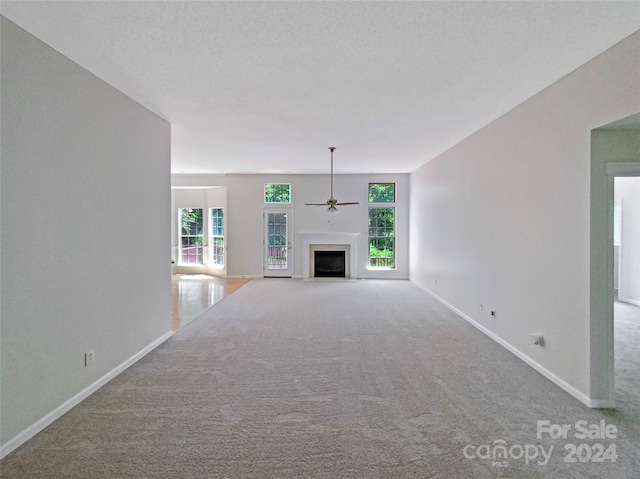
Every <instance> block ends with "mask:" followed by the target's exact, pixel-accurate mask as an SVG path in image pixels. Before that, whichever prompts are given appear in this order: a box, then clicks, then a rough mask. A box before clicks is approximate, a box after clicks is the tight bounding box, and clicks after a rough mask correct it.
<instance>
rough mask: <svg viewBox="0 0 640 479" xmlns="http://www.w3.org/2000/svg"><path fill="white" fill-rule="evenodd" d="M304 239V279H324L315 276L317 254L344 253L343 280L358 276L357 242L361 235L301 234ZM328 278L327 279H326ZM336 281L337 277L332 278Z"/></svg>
mask: <svg viewBox="0 0 640 479" xmlns="http://www.w3.org/2000/svg"><path fill="white" fill-rule="evenodd" d="M300 236H301V237H302V262H303V265H302V269H303V279H305V280H314V279H323V277H322V276H320V277H318V276H317V275H316V274H315V252H316V251H327V252H332V251H333V252H336V251H341V252H344V269H345V271H344V276H340V277H339V278H341V279H346V278H354V277H355V276H356V264H357V263H356V259H357V250H356V247H357V240H358V236H359V233H300ZM325 278H326V277H325ZM332 278H333V279H336V277H332Z"/></svg>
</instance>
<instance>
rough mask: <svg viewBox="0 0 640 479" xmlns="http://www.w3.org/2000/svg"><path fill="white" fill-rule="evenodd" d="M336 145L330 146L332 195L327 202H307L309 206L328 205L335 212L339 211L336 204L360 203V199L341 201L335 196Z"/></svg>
mask: <svg viewBox="0 0 640 479" xmlns="http://www.w3.org/2000/svg"><path fill="white" fill-rule="evenodd" d="M335 149H336V147H335V146H330V147H329V151H330V152H331V179H330V182H331V190H330V196H329V199H328V200H327V201H326V202H325V203H305V204H306V205H307V206H328V207H329V211H331V212H334V211H338V208H336V206H344V205H359V204H360V203H359V202H358V201H347V202H344V203H340V202H339V201H338V200H336V199H335V198H334V197H333V152H334V151H335Z"/></svg>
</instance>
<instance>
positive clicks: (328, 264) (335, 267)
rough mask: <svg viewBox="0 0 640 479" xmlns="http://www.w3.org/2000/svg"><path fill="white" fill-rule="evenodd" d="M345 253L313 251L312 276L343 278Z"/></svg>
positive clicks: (344, 274)
mask: <svg viewBox="0 0 640 479" xmlns="http://www.w3.org/2000/svg"><path fill="white" fill-rule="evenodd" d="M345 256H346V252H345V251H344V250H342V251H315V252H314V258H313V272H314V273H313V276H314V277H315V278H344V277H346V269H345Z"/></svg>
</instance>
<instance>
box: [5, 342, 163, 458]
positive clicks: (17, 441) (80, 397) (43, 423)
mask: <svg viewBox="0 0 640 479" xmlns="http://www.w3.org/2000/svg"><path fill="white" fill-rule="evenodd" d="M173 334H174V333H173V332H172V331H169V332H168V333H165V334H163V335H162V336H160V337H159V338H158V339H156V340H155V341H154V342H152V343H151V344H149V345H148V346H147V347H145V348H144V349H142V350H141V351H139V352H137V353H136V354H134V355H133V356H131V357H130V358H129V359H127V360H126V361H125V362H123V363H122V364H120V365H119V366H116V367H115V368H114V369H112V370H111V371H109V372H108V373H107V374H105V375H104V376H102V377H101V378H100V379H98V380H97V381H96V382H94V383H93V384H91V385H89V386H87V387H86V388H84V389H83V390H82V391H80V392H79V393H78V394H76V395H75V396H73V397H71V398H70V399H68V400H66V401H65V402H64V403H62V404H61V405H60V406H58V407H57V408H55V409H54V410H53V411H51V412H50V413H49V414H47V415H46V416H44V417H43V418H41V419H39V420H38V421H36V422H35V423H33V424H32V425H31V426H29V427H27V428H26V429H25V430H24V431H22V432H21V433H19V434H18V435H17V436H15V437H14V438H13V439H10V440H8V441H7V442H6V443H5V444H3V445H2V447H1V448H0V458H3V457H5V456H6V455H8V454H9V453H11V452H12V451H14V450H15V449H16V448H18V447H20V446H21V445H22V444H24V443H25V442H27V441H28V440H29V439H31V438H32V437H33V436H35V435H36V434H38V433H39V432H40V431H42V430H43V429H44V428H46V427H47V426H49V425H50V424H51V423H53V422H54V421H55V420H56V419H58V418H60V417H61V416H62V415H64V414H65V413H67V412H68V411H70V410H71V409H72V408H74V407H75V406H77V405H78V404H80V403H81V402H82V401H84V400H85V399H86V398H88V397H89V396H91V395H92V394H93V393H94V392H96V391H97V390H98V389H100V388H101V387H102V386H104V385H105V384H107V383H108V382H109V381H111V380H112V379H113V378H115V377H116V376H117V375H118V374H120V373H122V372H123V371H124V370H125V369H127V368H128V367H130V366H132V365H133V364H134V363H136V362H137V361H139V360H140V359H142V358H143V357H144V356H146V355H147V354H148V353H150V352H151V351H153V350H154V349H155V348H157V347H158V346H160V345H161V344H162V343H164V342H165V341H166V340H167V339H169V338H170V337H171V336H173Z"/></svg>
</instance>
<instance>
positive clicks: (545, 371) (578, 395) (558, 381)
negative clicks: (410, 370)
mask: <svg viewBox="0 0 640 479" xmlns="http://www.w3.org/2000/svg"><path fill="white" fill-rule="evenodd" d="M410 281H411V282H412V283H413V284H415V285H416V286H418V287H419V288H420V289H422V290H424V291H425V292H427V293H429V294H430V295H431V296H433V298H434V299H436V300H437V301H439V302H440V303H442V304H443V305H444V306H446V307H447V308H449V309H450V310H451V311H453V312H454V313H456V314H457V315H458V316H460V317H461V318H462V319H464V320H465V321H467V322H468V323H469V324H471V325H472V326H474V327H475V328H476V329H478V330H479V331H480V332H482V333H484V334H485V335H487V336H489V337H490V338H491V339H493V340H494V341H495V342H496V343H498V344H499V345H500V346H502V347H503V348H505V349H506V350H507V351H509V352H511V353H513V354H514V355H516V356H517V357H518V358H519V359H521V360H522V361H524V362H525V363H526V364H528V365H529V366H531V367H532V368H533V369H535V370H536V371H538V372H539V373H540V374H542V375H543V376H544V377H546V378H547V379H549V380H550V381H552V382H553V383H554V384H556V385H557V386H559V387H560V388H562V389H564V390H565V391H566V392H568V393H569V394H571V395H572V396H573V397H574V398H576V399H577V400H578V401H580V402H582V403H583V404H585V405H587V406H589V407H608V406H593V405H592V403H596V402H598V401H592V400H591V399H590V398H589V396H587V395H586V394H585V393H583V392H582V391H580V390H579V389H576V388H575V387H573V386H572V385H571V384H569V383H567V382H566V381H564V380H563V379H561V378H559V377H558V376H556V375H555V374H554V373H552V372H551V371H549V370H548V369H547V368H545V367H544V366H542V365H541V364H539V363H537V362H536V361H534V360H533V359H531V358H530V357H529V356H527V355H526V354H525V353H523V352H522V351H520V350H519V349H517V348H515V347H514V346H513V345H511V344H510V343H508V342H507V341H505V340H504V339H502V338H501V337H500V336H498V335H497V334H495V333H493V332H492V331H490V330H488V329H487V328H485V327H484V326H482V325H481V324H480V323H478V322H476V321H475V320H474V319H472V318H471V317H469V316H467V315H466V314H464V313H463V312H462V311H460V310H459V309H457V308H455V307H454V306H452V305H451V304H449V303H448V302H446V301H445V300H444V299H442V298H441V297H440V296H438V295H437V294H435V293H434V292H433V291H431V290H430V289H428V288H427V287H425V286H422V285H421V284H419V283H417V282H416V281H414V280H413V279H412V280H410ZM600 402H604V401H600ZM598 403H599V402H598Z"/></svg>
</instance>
